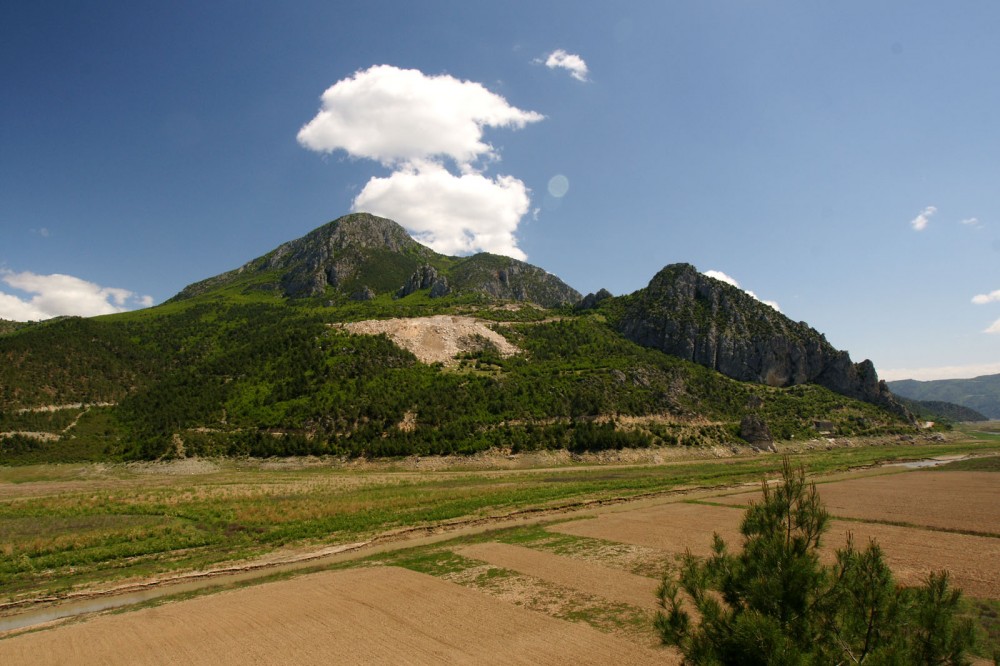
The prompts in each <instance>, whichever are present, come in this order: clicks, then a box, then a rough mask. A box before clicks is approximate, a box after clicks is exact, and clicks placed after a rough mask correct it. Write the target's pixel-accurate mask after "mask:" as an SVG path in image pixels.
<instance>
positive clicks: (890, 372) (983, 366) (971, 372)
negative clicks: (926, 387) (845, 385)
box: [877, 322, 1000, 382]
mask: <svg viewBox="0 0 1000 666" xmlns="http://www.w3.org/2000/svg"><path fill="white" fill-rule="evenodd" d="M998 323H1000V322H998ZM877 371H878V376H879V379H884V380H886V381H889V382H894V381H898V380H900V379H915V380H917V381H921V382H929V381H934V380H936V379H972V378H974V377H982V376H983V375H996V374H1000V363H973V364H969V365H946V366H939V367H935V368H887V369H885V370H883V369H882V368H878V370H877Z"/></svg>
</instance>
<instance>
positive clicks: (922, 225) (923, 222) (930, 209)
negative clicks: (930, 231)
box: [910, 206, 937, 231]
mask: <svg viewBox="0 0 1000 666" xmlns="http://www.w3.org/2000/svg"><path fill="white" fill-rule="evenodd" d="M936 212H937V206H927V208H924V209H923V210H922V211H920V214H919V215H917V216H916V217H915V218H913V219H912V220H910V226H911V227H913V230H914V231H923V230H924V229H926V228H927V225H928V224H930V221H931V216H933V215H934V213H936Z"/></svg>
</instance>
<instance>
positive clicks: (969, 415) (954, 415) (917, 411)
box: [897, 398, 990, 424]
mask: <svg viewBox="0 0 1000 666" xmlns="http://www.w3.org/2000/svg"><path fill="white" fill-rule="evenodd" d="M897 399H898V400H899V402H901V403H902V404H903V405H904V406H905V407H906V408H907V409H909V410H910V411H911V412H913V416H915V417H916V418H917V420H920V421H936V422H939V423H945V424H951V423H955V422H958V423H969V422H975V421H989V420H990V419H989V417H987V416H986V415H984V414H980V413H979V412H977V411H976V410H974V409H969V408H968V407H963V406H962V405H956V404H955V403H953V402H944V401H942V400H910V399H909V398H897Z"/></svg>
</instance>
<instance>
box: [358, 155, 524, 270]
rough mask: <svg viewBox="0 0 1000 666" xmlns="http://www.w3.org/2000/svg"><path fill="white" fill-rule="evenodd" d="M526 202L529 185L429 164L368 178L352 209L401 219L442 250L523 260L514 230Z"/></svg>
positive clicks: (412, 166) (431, 245)
mask: <svg viewBox="0 0 1000 666" xmlns="http://www.w3.org/2000/svg"><path fill="white" fill-rule="evenodd" d="M530 203H531V201H530V198H529V196H528V189H527V188H526V187H525V186H524V183H523V182H521V181H520V180H518V179H517V178H514V177H513V176H498V177H496V178H495V179H494V178H489V177H487V176H484V175H482V174H479V173H465V174H462V175H461V176H454V175H453V174H451V173H450V172H449V171H448V170H447V169H445V168H444V167H443V166H441V165H440V164H435V163H433V162H429V163H424V164H420V165H410V166H408V167H407V168H404V169H400V170H398V171H396V172H394V173H393V174H391V175H390V176H389V177H387V178H372V179H371V180H369V181H368V184H367V185H365V187H364V189H363V190H361V193H360V194H358V196H357V197H356V198H355V199H354V204H353V207H354V209H355V210H359V211H366V212H369V213H372V214H374V215H380V216H382V217H388V218H391V219H393V220H399V221H405V222H403V223H404V224H405V225H406V227H407V229H408V230H409V231H410V233H412V234H413V235H414V237H415V238H416V239H417V240H418V241H420V242H421V243H424V244H425V245H428V246H430V247H431V248H433V249H434V250H436V251H438V252H441V253H443V254H452V255H455V254H468V253H471V252H476V251H481V250H482V251H486V252H493V253H494V254H503V255H507V256H509V257H514V258H515V259H522V260H523V259H525V258H526V255H525V254H524V252H522V251H521V249H520V248H518V247H517V239H516V238H515V237H514V232H515V231H516V230H517V225H518V224H519V223H520V221H521V218H522V217H523V216H524V215H525V214H526V213H527V212H528V208H529V206H530Z"/></svg>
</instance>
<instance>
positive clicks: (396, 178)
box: [298, 65, 544, 259]
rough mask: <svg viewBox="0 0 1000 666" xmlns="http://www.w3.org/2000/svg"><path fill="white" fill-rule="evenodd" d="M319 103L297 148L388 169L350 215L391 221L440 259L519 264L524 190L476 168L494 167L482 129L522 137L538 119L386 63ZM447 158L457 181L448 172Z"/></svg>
mask: <svg viewBox="0 0 1000 666" xmlns="http://www.w3.org/2000/svg"><path fill="white" fill-rule="evenodd" d="M322 99H323V106H322V108H321V109H320V111H319V113H318V114H317V115H316V117H315V118H313V119H312V120H311V121H309V122H308V123H307V124H306V125H305V126H303V127H302V129H301V130H300V131H299V134H298V141H299V143H300V144H302V145H303V146H304V147H306V148H308V149H310V150H314V151H317V152H322V153H329V152H333V151H335V150H343V151H345V152H346V153H347V154H349V155H351V156H352V157H360V158H366V159H371V160H376V161H378V162H380V163H381V164H382V165H384V166H386V167H388V168H390V169H392V170H393V172H392V173H391V174H390V175H389V176H387V177H384V178H380V177H373V178H372V179H370V180H369V181H368V183H367V184H365V186H364V188H363V189H362V190H361V192H360V193H359V194H358V195H357V197H355V199H354V202H353V204H352V206H353V208H354V210H356V211H367V212H370V213H373V214H375V215H381V216H384V217H388V218H391V219H393V220H396V221H397V222H399V223H400V224H402V225H403V226H404V227H406V229H407V230H408V231H409V232H410V233H411V234H413V235H414V237H415V238H416V239H417V240H418V241H420V242H422V243H425V244H427V245H429V246H430V247H432V248H434V249H435V250H437V251H438V252H443V253H447V254H466V253H472V252H477V251H487V252H494V253H497V254H505V255H508V256H511V257H515V258H517V259H525V258H526V256H525V254H524V252H523V251H521V249H520V248H518V247H517V240H516V238H515V236H514V234H515V232H516V231H517V227H518V224H520V221H521V218H522V217H523V216H524V215H525V214H526V213H527V212H528V210H529V208H530V203H531V200H530V197H529V192H528V188H527V187H525V185H524V183H523V182H521V181H520V180H518V179H517V178H514V177H513V176H497V177H495V178H493V177H490V176H486V175H483V173H482V171H483V169H482V168H481V167H480V166H477V163H479V161H480V160H481V161H483V162H487V163H488V162H493V161H498V160H499V155H498V153H497V151H496V149H495V148H494V147H493V146H492V145H490V144H489V143H487V142H486V141H484V139H483V132H484V130H485V129H486V128H487V127H507V128H512V129H520V128H523V127H524V126H525V125H527V124H528V123H534V122H538V121H540V120H542V119H543V118H544V116H543V115H541V114H540V113H535V112H534V111H524V110H522V109H518V108H516V107H514V106H511V105H510V104H508V103H507V100H505V99H504V98H503V97H501V96H500V95H496V94H494V93H492V92H490V91H489V90H487V89H486V88H485V87H484V86H483V85H482V84H479V83H475V82H472V81H460V80H458V79H456V78H453V77H451V76H448V75H439V76H427V75H426V74H424V73H423V72H420V71H418V70H415V69H399V68H397V67H392V66H389V65H377V66H374V67H370V68H368V69H366V70H363V71H359V72H356V73H355V74H354V75H353V76H350V77H348V78H346V79H342V80H341V81H338V82H337V83H335V84H334V85H332V86H331V87H330V88H328V89H327V90H326V92H324V93H323V96H322ZM448 160H450V161H451V162H453V163H454V165H455V166H456V167H457V169H458V172H459V174H460V175H455V174H453V173H451V172H450V171H449V170H448V168H446V166H445V162H446V161H448Z"/></svg>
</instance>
